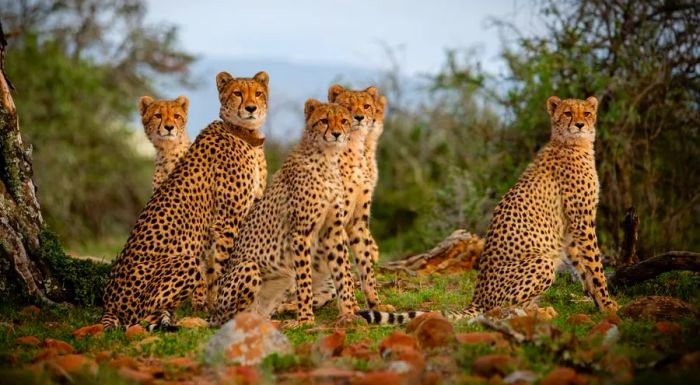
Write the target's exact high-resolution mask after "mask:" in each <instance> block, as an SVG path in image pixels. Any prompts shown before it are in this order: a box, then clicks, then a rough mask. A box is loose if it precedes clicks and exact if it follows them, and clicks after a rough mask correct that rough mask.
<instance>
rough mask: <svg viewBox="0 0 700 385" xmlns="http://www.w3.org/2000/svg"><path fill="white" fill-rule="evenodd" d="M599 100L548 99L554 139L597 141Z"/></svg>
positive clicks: (592, 97)
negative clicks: (596, 126) (596, 127)
mask: <svg viewBox="0 0 700 385" xmlns="http://www.w3.org/2000/svg"><path fill="white" fill-rule="evenodd" d="M597 109H598V99H596V98H595V97H594V96H591V97H589V98H588V99H586V100H580V99H564V100H561V99H559V98H558V97H556V96H551V97H550V98H549V99H547V112H549V116H550V118H551V120H552V139H553V140H558V141H562V142H576V141H580V140H584V141H590V142H593V141H594V140H595V121H596V112H597Z"/></svg>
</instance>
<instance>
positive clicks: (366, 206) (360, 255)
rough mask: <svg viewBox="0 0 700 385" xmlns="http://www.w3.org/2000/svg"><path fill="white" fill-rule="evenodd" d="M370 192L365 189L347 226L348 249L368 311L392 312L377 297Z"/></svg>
mask: <svg viewBox="0 0 700 385" xmlns="http://www.w3.org/2000/svg"><path fill="white" fill-rule="evenodd" d="M370 194H371V191H370V190H369V189H365V190H364V191H363V194H362V196H361V198H360V199H359V201H358V204H357V206H358V207H357V209H356V210H354V215H353V217H352V218H351V219H350V223H349V226H348V229H347V231H348V237H349V238H350V247H351V248H352V253H353V254H354V255H355V263H356V264H357V270H358V273H359V275H360V285H361V287H362V292H363V293H364V294H365V297H366V298H367V305H368V306H369V308H370V309H377V310H381V311H394V310H395V309H394V307H393V306H391V305H382V304H380V301H379V296H378V295H377V278H376V277H375V275H374V264H375V263H376V262H377V261H378V260H379V249H378V247H377V242H376V241H375V240H374V238H373V237H372V234H371V233H370V230H369V215H370V205H371V195H370Z"/></svg>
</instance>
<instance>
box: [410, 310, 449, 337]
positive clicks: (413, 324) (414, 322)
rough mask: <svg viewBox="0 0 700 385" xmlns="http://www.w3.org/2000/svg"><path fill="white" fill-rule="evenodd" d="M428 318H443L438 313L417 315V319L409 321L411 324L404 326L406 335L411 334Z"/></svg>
mask: <svg viewBox="0 0 700 385" xmlns="http://www.w3.org/2000/svg"><path fill="white" fill-rule="evenodd" d="M429 318H445V317H444V316H443V315H442V314H440V313H439V312H428V313H423V314H421V315H419V316H418V317H416V318H414V319H412V320H411V322H409V323H408V325H406V333H413V331H415V330H416V329H417V328H418V326H419V325H420V324H422V323H423V322H424V321H425V320H427V319H429Z"/></svg>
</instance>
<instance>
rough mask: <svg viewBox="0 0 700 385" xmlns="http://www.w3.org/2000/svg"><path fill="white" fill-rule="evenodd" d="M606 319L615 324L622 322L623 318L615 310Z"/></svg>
mask: <svg viewBox="0 0 700 385" xmlns="http://www.w3.org/2000/svg"><path fill="white" fill-rule="evenodd" d="M605 320H606V321H608V322H610V323H611V324H613V325H619V324H621V323H622V319H621V318H620V316H619V315H617V313H615V312H611V313H608V315H607V316H605Z"/></svg>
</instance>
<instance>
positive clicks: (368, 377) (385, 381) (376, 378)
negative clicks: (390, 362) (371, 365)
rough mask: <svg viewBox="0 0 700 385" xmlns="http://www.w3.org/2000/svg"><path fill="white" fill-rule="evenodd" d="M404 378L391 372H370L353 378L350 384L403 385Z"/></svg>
mask: <svg viewBox="0 0 700 385" xmlns="http://www.w3.org/2000/svg"><path fill="white" fill-rule="evenodd" d="M404 378H405V375H401V374H399V373H396V372H391V371H382V372H370V373H364V374H361V375H358V376H355V377H353V379H352V381H350V383H351V384H353V385H376V384H381V385H401V384H402V383H403V379H404Z"/></svg>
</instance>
